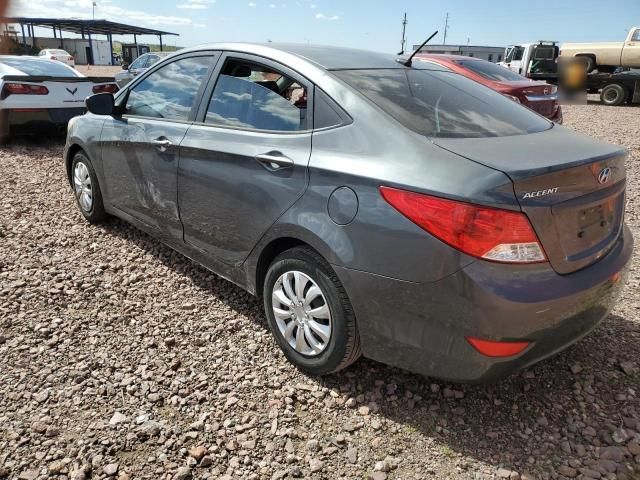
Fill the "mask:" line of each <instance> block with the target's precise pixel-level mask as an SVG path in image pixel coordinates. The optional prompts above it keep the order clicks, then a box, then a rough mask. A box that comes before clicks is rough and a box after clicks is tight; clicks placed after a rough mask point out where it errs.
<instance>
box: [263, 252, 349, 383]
mask: <svg viewBox="0 0 640 480" xmlns="http://www.w3.org/2000/svg"><path fill="white" fill-rule="evenodd" d="M263 294H264V308H265V313H266V317H267V321H268V324H269V328H270V330H271V332H272V334H273V335H274V337H275V338H276V341H277V342H278V345H280V348H281V349H282V350H283V352H284V354H285V356H286V357H287V359H288V360H289V361H290V362H291V363H293V364H294V365H295V366H296V367H298V368H299V369H300V370H302V371H303V372H305V373H307V374H310V375H326V374H329V373H332V372H337V371H338V370H342V369H343V368H346V367H347V366H349V365H351V364H352V363H353V362H355V361H356V360H357V359H358V358H359V357H360V355H361V350H360V337H359V335H358V330H357V327H356V319H355V316H354V314H353V311H352V308H351V303H350V302H349V298H348V297H347V294H346V292H345V290H344V287H343V286H342V284H341V283H340V280H339V279H338V277H337V276H336V274H335V272H334V271H333V270H332V269H331V267H330V266H329V264H328V263H327V262H326V261H325V260H324V259H323V258H322V257H321V256H320V255H319V254H318V253H316V252H315V251H314V250H312V249H310V248H307V247H296V248H293V249H291V250H287V251H286V252H284V253H282V254H281V255H279V256H278V257H277V258H276V259H275V260H274V261H273V263H272V264H271V266H270V267H269V270H268V271H267V275H266V278H265V282H264V290H263Z"/></svg>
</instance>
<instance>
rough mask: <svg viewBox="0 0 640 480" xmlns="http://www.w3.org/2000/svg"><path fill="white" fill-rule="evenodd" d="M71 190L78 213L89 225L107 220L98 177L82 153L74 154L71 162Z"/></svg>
mask: <svg viewBox="0 0 640 480" xmlns="http://www.w3.org/2000/svg"><path fill="white" fill-rule="evenodd" d="M71 188H72V189H73V193H74V196H75V198H76V204H77V205H78V208H79V209H80V213H82V215H83V216H84V218H86V219H87V221H88V222H89V223H100V222H103V221H104V220H105V219H106V218H107V213H106V212H105V210H104V204H103V201H102V192H101V190H100V185H99V184H98V177H97V176H96V172H95V170H94V168H93V165H92V164H91V161H90V160H89V158H88V157H87V155H86V154H85V153H84V152H78V153H76V154H75V155H74V157H73V161H72V162H71Z"/></svg>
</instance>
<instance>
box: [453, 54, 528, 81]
mask: <svg viewBox="0 0 640 480" xmlns="http://www.w3.org/2000/svg"><path fill="white" fill-rule="evenodd" d="M455 63H457V64H458V65H460V66H461V67H463V68H466V69H467V70H471V71H472V72H475V73H477V74H478V75H481V76H483V77H484V78H487V79H489V80H494V81H496V82H514V81H521V80H526V79H525V78H524V77H522V76H520V75H518V74H517V73H514V72H512V71H511V70H509V69H508V68H505V67H501V66H500V65H496V64H495V63H491V62H485V61H484V60H464V59H461V60H455Z"/></svg>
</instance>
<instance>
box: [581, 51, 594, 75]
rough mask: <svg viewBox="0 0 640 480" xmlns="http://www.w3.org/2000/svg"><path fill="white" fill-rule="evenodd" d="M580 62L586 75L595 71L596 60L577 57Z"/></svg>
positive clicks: (582, 56)
mask: <svg viewBox="0 0 640 480" xmlns="http://www.w3.org/2000/svg"><path fill="white" fill-rule="evenodd" d="M578 58H579V59H580V60H582V62H584V69H585V70H586V72H587V73H591V72H593V71H594V70H595V69H596V59H595V58H593V57H587V56H584V55H581V56H579V57H578Z"/></svg>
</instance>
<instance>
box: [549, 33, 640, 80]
mask: <svg viewBox="0 0 640 480" xmlns="http://www.w3.org/2000/svg"><path fill="white" fill-rule="evenodd" d="M560 56H561V57H578V58H580V59H582V60H584V62H585V64H586V68H587V73H590V72H592V71H593V70H598V71H599V72H601V73H612V72H614V71H615V70H616V68H618V67H623V68H640V27H634V28H632V29H631V30H629V33H628V35H627V38H626V39H625V40H624V41H623V42H592V43H564V44H562V46H561V47H560Z"/></svg>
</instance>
